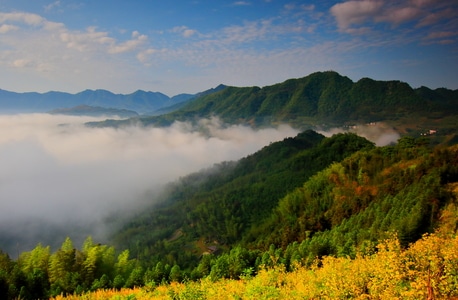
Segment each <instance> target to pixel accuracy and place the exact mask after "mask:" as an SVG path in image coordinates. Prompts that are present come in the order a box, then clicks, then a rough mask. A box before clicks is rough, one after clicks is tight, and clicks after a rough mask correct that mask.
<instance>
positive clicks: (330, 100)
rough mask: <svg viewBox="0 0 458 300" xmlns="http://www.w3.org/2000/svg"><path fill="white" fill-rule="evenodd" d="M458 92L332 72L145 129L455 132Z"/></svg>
mask: <svg viewBox="0 0 458 300" xmlns="http://www.w3.org/2000/svg"><path fill="white" fill-rule="evenodd" d="M457 113H458V90H454V91H452V90H448V89H445V88H440V89H436V90H431V89H429V88H427V87H420V88H417V89H413V88H412V87H410V86H409V85H408V84H407V83H404V82H401V81H396V80H392V81H377V80H373V79H370V78H363V79H361V80H359V81H357V82H353V81H352V80H350V79H349V78H348V77H345V76H341V75H340V74H338V73H336V72H333V71H327V72H317V73H313V74H310V75H308V76H306V77H303V78H299V79H289V80H287V81H285V82H282V83H278V84H275V85H271V86H266V87H263V88H259V87H226V88H224V89H222V90H220V91H218V92H215V93H212V94H209V95H204V96H202V97H198V98H196V99H194V100H192V101H189V102H188V103H186V105H183V106H182V107H181V108H180V109H178V110H177V111H174V112H172V113H168V114H165V115H162V116H156V117H149V118H140V119H139V121H140V122H141V123H143V124H144V125H155V126H166V125H170V124H171V123H172V122H174V121H176V120H180V121H193V120H196V119H200V118H209V117H211V116H214V115H216V116H218V117H220V118H221V119H222V120H223V121H225V122H227V123H244V124H251V125H253V126H262V125H272V124H278V123H288V124H291V125H293V126H296V127H298V128H310V126H342V125H344V124H358V123H359V124H364V123H369V122H378V121H385V122H387V121H389V122H390V123H391V124H393V125H394V126H397V127H399V129H400V130H402V131H404V132H407V131H408V130H410V131H418V130H424V129H425V128H428V127H430V126H432V127H434V128H435V129H438V128H441V129H444V130H445V131H444V132H448V133H453V132H455V131H456V129H457V128H456V127H457V124H456V122H453V121H452V120H451V119H449V118H454V117H455V116H456V115H457ZM130 122H131V121H124V122H122V121H106V122H102V123H97V124H92V125H93V126H121V125H123V124H129V123H130Z"/></svg>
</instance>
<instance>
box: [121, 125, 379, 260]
mask: <svg viewBox="0 0 458 300" xmlns="http://www.w3.org/2000/svg"><path fill="white" fill-rule="evenodd" d="M372 147H374V145H373V144H372V143H371V142H369V141H367V140H366V139H364V138H361V137H358V136H356V135H354V134H339V135H336V136H334V137H332V138H325V137H324V136H322V135H320V134H317V133H316V132H314V131H305V132H303V133H301V134H299V135H297V136H296V137H295V138H287V139H285V140H283V141H281V142H276V143H272V144H271V145H269V146H266V147H265V148H263V149H262V150H260V151H258V152H256V153H254V154H252V155H250V156H248V157H246V158H244V159H241V160H240V161H238V162H237V163H235V162H229V163H223V164H220V165H218V166H215V167H214V168H213V169H210V170H204V171H201V172H198V173H195V174H191V175H189V176H186V177H184V178H182V179H181V180H179V181H178V182H176V183H174V184H172V185H171V186H170V187H169V191H168V193H167V194H166V195H165V199H164V200H163V202H162V204H161V205H160V207H157V206H156V207H153V208H152V209H151V210H150V211H147V212H146V213H144V214H143V215H140V216H137V217H136V218H135V219H133V220H132V221H131V222H130V223H129V224H127V225H126V226H125V228H124V229H123V230H121V231H120V232H119V233H118V234H116V235H115V237H114V241H115V244H116V245H117V246H118V247H121V248H123V247H129V249H130V251H131V253H132V254H133V255H134V256H136V257H139V258H140V259H148V260H152V259H153V258H155V259H158V260H161V259H163V257H167V261H166V263H169V264H171V263H177V262H179V263H180V264H182V265H188V266H189V265H192V264H193V262H194V263H195V262H196V259H197V258H199V257H200V256H201V255H202V252H205V251H207V246H210V245H213V246H215V245H219V246H218V248H220V247H223V248H227V247H229V248H230V247H231V245H234V244H237V243H240V242H241V241H242V239H243V237H244V236H245V235H246V234H247V233H248V232H249V231H250V230H251V229H252V228H256V227H257V226H258V225H259V224H261V223H262V222H263V221H264V220H266V219H268V218H269V217H270V215H271V211H272V209H273V208H274V207H276V206H277V204H278V201H279V199H281V198H282V197H284V196H285V195H286V194H287V193H288V192H290V191H292V190H293V189H294V188H296V187H299V186H301V185H302V184H303V183H304V182H305V181H306V180H307V179H308V178H309V177H310V176H312V175H313V174H315V173H316V172H318V171H319V170H322V169H324V168H326V167H327V166H328V165H330V164H331V163H333V162H335V161H340V160H342V159H343V158H344V157H346V156H348V155H350V154H352V153H354V152H356V151H358V150H361V149H369V148H372ZM177 236H179V237H180V238H178V239H177ZM183 248H185V249H188V251H185V252H186V254H187V255H184V254H185V253H184V252H183Z"/></svg>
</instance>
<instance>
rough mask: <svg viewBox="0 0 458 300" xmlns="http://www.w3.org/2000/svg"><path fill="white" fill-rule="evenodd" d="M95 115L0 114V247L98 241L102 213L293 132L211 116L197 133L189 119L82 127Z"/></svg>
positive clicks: (133, 205)
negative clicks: (144, 125)
mask: <svg viewBox="0 0 458 300" xmlns="http://www.w3.org/2000/svg"><path fill="white" fill-rule="evenodd" d="M94 120H96V119H94V118H89V117H69V116H54V115H47V114H24V115H9V116H7V115H3V116H0V165H1V166H2V168H1V169H0V202H1V203H0V205H1V208H2V209H1V210H0V248H5V245H8V246H9V248H8V249H4V250H6V251H9V252H11V251H13V252H14V251H24V250H28V248H30V247H34V246H35V245H36V244H37V243H38V242H42V243H44V244H48V243H49V244H53V243H55V242H56V243H57V245H58V244H60V243H61V242H62V240H63V239H64V238H65V236H67V235H68V236H70V237H72V238H74V239H75V240H76V241H78V240H82V239H83V238H84V237H85V236H87V235H89V234H90V235H93V236H95V237H99V238H103V235H104V233H106V231H107V228H106V227H105V225H106V224H105V219H106V218H108V217H109V216H110V215H112V214H114V213H119V212H121V215H127V214H128V213H130V212H132V211H135V209H140V208H141V207H142V206H143V205H144V204H145V203H148V202H151V201H152V197H153V196H152V195H153V194H154V192H156V191H158V190H159V189H160V187H161V186H162V185H163V184H165V183H167V182H170V181H172V180H174V179H176V178H178V177H179V176H184V175H186V174H188V173H190V172H194V171H198V170H200V169H202V168H205V167H209V166H211V165H213V164H214V163H218V162H221V161H227V160H236V159H239V158H242V157H244V156H246V155H248V154H251V153H253V152H255V151H257V150H258V149H260V148H262V147H263V146H265V145H267V144H269V143H270V142H273V141H277V140H281V139H283V138H285V137H288V136H294V135H296V134H297V131H296V130H294V129H292V128H291V127H288V126H281V127H278V128H276V129H273V128H272V129H262V130H257V131H255V130H253V129H250V128H248V127H244V126H224V124H221V123H220V122H219V120H217V119H211V120H202V121H201V122H200V123H199V124H198V125H197V127H198V128H199V129H204V130H203V131H204V133H203V132H202V131H200V132H198V131H196V130H195V129H196V128H195V126H192V125H190V124H188V123H175V124H173V125H172V126H170V127H168V128H142V127H135V126H132V127H127V128H123V129H114V128H87V127H85V126H83V123H84V122H87V121H94ZM51 233H52V235H53V236H52V238H49V234H51ZM56 240H57V241H56ZM11 245H15V247H14V248H11ZM15 248H17V249H15ZM13 254H14V253H13Z"/></svg>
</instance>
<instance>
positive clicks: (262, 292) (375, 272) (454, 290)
mask: <svg viewBox="0 0 458 300" xmlns="http://www.w3.org/2000/svg"><path fill="white" fill-rule="evenodd" d="M453 298H455V299H458V237H457V236H456V235H451V234H449V235H446V234H441V233H438V234H428V235H425V236H423V238H422V239H420V240H419V241H417V242H416V243H414V244H412V245H411V246H410V247H409V248H408V249H405V250H404V249H402V248H401V246H400V244H399V241H398V239H397V238H396V237H395V236H393V237H391V238H389V239H387V240H385V241H383V242H382V243H380V244H379V245H378V251H377V252H376V253H374V254H370V255H364V254H360V255H357V257H356V258H354V259H350V258H345V257H340V258H336V257H324V258H322V259H321V260H317V261H316V263H315V265H313V266H312V267H304V266H301V265H297V266H296V267H295V269H294V271H292V272H286V270H285V268H284V267H283V266H281V265H279V266H275V267H272V268H263V269H261V270H260V271H259V272H258V274H257V275H256V276H254V277H244V278H242V279H240V280H231V279H221V280H219V281H216V282H214V281H211V280H210V279H209V278H205V279H202V280H200V281H195V282H186V283H177V282H173V283H170V284H168V285H160V286H158V287H156V288H154V289H151V288H149V289H148V288H143V289H142V288H135V289H122V290H120V291H117V290H100V291H95V292H91V293H88V294H83V295H80V296H67V297H62V296H59V297H56V298H54V299H55V300H63V299H66V300H73V299H96V300H97V299H100V300H102V299H103V300H105V299H110V300H116V299H119V300H121V299H136V300H143V299H217V300H218V299H224V300H226V299H453Z"/></svg>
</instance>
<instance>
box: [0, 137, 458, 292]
mask: <svg viewBox="0 0 458 300" xmlns="http://www.w3.org/2000/svg"><path fill="white" fill-rule="evenodd" d="M457 183H458V147H457V146H435V147H433V146H431V145H430V141H429V140H428V139H427V138H424V137H422V138H412V137H408V136H406V137H403V138H401V139H400V140H399V141H398V143H397V144H396V145H389V146H384V147H376V146H375V145H374V144H373V143H371V142H369V141H367V140H366V139H364V138H362V137H359V136H357V135H355V134H351V133H345V134H337V135H334V136H332V137H329V138H326V137H324V136H322V135H320V134H318V133H316V132H314V131H310V130H308V131H304V132H302V133H300V134H298V135H297V136H296V137H294V138H286V139H284V140H283V141H280V142H276V143H272V144H270V145H268V146H266V147H264V148H263V149H261V150H260V151H258V152H256V153H254V154H252V155H250V156H247V157H245V158H243V159H241V160H240V161H238V162H225V163H221V164H218V165H215V166H214V167H213V168H210V169H206V170H202V171H200V172H196V173H194V174H190V175H188V176H186V177H183V178H180V179H179V180H177V181H176V182H173V183H170V184H169V186H168V187H167V192H165V193H164V195H163V199H162V201H161V202H160V203H159V204H156V205H155V206H152V207H151V208H150V209H147V210H145V211H144V212H143V213H141V214H139V215H137V216H136V217H135V218H133V219H132V220H131V221H130V222H128V223H127V224H125V226H124V227H123V228H122V229H121V230H119V231H118V232H117V233H116V234H115V235H113V236H112V239H111V242H110V243H109V244H108V245H105V244H99V243H97V242H95V241H93V240H92V238H91V237H88V238H87V239H86V241H85V242H84V243H83V244H82V245H80V246H78V245H74V244H73V242H72V241H71V239H70V238H67V239H66V240H65V241H63V242H62V245H61V247H60V248H58V249H54V250H52V249H50V247H49V246H44V245H41V244H39V245H37V246H36V247H35V248H34V249H32V250H30V251H28V252H23V253H21V254H20V255H19V257H18V258H17V259H11V258H10V257H9V256H8V255H7V254H6V253H1V254H0V297H1V298H2V299H16V298H20V299H42V298H48V297H51V296H58V295H73V294H76V295H78V294H81V293H84V292H87V291H96V290H99V289H121V288H133V287H141V286H156V285H158V284H166V283H168V282H187V281H197V280H201V279H204V278H208V279H210V280H212V281H218V280H222V279H240V278H246V276H256V275H257V274H258V273H259V272H261V273H262V270H264V268H266V267H268V266H270V267H275V266H279V265H281V266H283V268H284V269H285V271H286V272H288V271H294V268H295V266H297V265H298V264H300V265H303V266H310V267H311V266H313V264H314V263H315V262H316V259H317V258H325V257H345V258H353V259H355V258H357V256H358V253H374V252H376V251H377V247H376V246H377V245H378V243H379V242H380V241H382V240H384V239H386V238H389V237H390V236H391V235H392V234H393V233H396V234H397V236H398V238H399V242H400V247H403V248H406V247H408V246H409V245H411V244H412V243H414V242H416V241H418V240H419V239H421V237H422V236H423V235H424V234H425V233H432V232H434V231H435V230H436V228H438V227H440V226H443V225H444V218H443V217H441V216H443V211H444V209H445V208H446V207H450V205H457V203H456V202H457V198H456V191H455V193H454V192H453V191H454V189H455V190H456V185H457ZM447 222H448V223H447V224H448V225H447V226H448V230H449V231H450V232H452V233H455V232H456V230H457V228H458V227H457V226H458V219H457V218H454V219H452V220H447Z"/></svg>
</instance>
